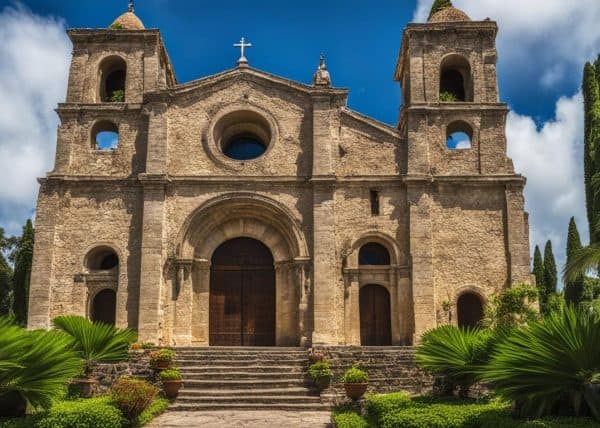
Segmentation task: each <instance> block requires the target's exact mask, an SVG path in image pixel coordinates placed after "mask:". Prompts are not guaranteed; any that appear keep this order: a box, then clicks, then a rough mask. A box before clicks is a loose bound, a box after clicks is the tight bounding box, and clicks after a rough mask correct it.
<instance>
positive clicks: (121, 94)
mask: <svg viewBox="0 0 600 428" xmlns="http://www.w3.org/2000/svg"><path fill="white" fill-rule="evenodd" d="M108 101H109V102H111V103H122V102H124V101H125V91H124V90H123V89H117V90H116V91H112V92H111V94H110V96H109V97H108Z"/></svg>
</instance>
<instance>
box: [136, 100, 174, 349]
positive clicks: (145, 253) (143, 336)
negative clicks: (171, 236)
mask: <svg viewBox="0 0 600 428" xmlns="http://www.w3.org/2000/svg"><path fill="white" fill-rule="evenodd" d="M166 110H167V108H166V104H163V103H155V104H151V105H149V106H148V107H147V108H146V110H144V113H145V114H147V115H148V116H149V124H148V151H147V158H146V173H145V174H140V175H139V177H138V178H139V180H140V182H141V183H142V185H143V187H144V211H143V222H142V245H141V274H140V302H139V308H140V309H139V325H138V333H139V337H140V340H141V341H145V342H153V343H156V344H158V343H159V340H160V339H161V337H162V332H161V331H160V330H161V325H162V324H163V316H164V313H163V310H162V308H161V294H162V286H163V265H164V262H165V254H164V253H165V248H164V242H165V239H164V233H165V231H164V215H165V188H166V185H167V184H168V177H167V158H168V153H167V151H168V146H167V117H166Z"/></svg>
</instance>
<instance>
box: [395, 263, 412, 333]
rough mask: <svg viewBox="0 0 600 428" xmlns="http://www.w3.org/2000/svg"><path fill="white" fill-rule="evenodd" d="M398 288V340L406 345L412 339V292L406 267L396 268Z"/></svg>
mask: <svg viewBox="0 0 600 428" xmlns="http://www.w3.org/2000/svg"><path fill="white" fill-rule="evenodd" d="M396 269H397V270H396V276H397V284H398V288H397V290H396V292H397V298H398V326H399V327H400V342H401V343H402V344H403V345H407V344H409V343H411V341H412V319H413V311H412V306H413V302H412V293H411V289H410V277H409V273H408V271H407V270H406V269H400V268H396Z"/></svg>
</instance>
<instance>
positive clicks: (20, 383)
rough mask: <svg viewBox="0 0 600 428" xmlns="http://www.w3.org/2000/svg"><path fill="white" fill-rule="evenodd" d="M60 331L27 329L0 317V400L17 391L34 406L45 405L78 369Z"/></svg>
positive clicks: (69, 343) (79, 364)
mask: <svg viewBox="0 0 600 428" xmlns="http://www.w3.org/2000/svg"><path fill="white" fill-rule="evenodd" d="M71 347H72V339H71V338H70V337H69V336H67V335H66V334H64V333H59V332H47V331H34V332H28V331H26V330H24V329H22V328H20V327H18V326H16V325H14V324H13V323H12V322H11V320H9V319H7V318H0V400H1V399H2V396H3V395H8V394H11V393H18V394H19V395H20V396H21V398H22V399H23V400H25V402H27V403H28V404H30V405H32V406H34V407H38V406H41V407H49V406H50V405H51V404H52V402H53V401H54V400H56V399H57V398H59V397H61V396H62V395H63V394H64V392H65V390H66V385H67V382H68V381H69V380H70V379H72V378H73V377H74V376H76V375H77V374H78V373H79V372H80V371H81V369H82V366H83V364H82V361H81V358H79V356H78V355H77V354H76V353H75V352H73V351H72V349H71Z"/></svg>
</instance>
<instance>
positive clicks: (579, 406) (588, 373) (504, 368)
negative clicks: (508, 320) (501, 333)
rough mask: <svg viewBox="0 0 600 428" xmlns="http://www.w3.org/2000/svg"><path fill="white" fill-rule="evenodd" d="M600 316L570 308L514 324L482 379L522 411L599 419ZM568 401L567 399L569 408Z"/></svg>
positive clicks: (531, 413) (527, 413)
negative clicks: (529, 322) (586, 414)
mask: <svg viewBox="0 0 600 428" xmlns="http://www.w3.org/2000/svg"><path fill="white" fill-rule="evenodd" d="M599 349H600V318H599V317H597V316H594V315H589V314H587V313H584V312H582V311H578V310H576V309H574V308H572V307H567V308H565V309H564V310H562V311H559V312H554V313H551V314H549V315H548V316H547V317H545V318H543V319H540V320H538V321H535V322H533V323H531V324H529V325H527V326H525V327H523V328H520V329H515V330H513V331H512V332H511V334H510V335H509V336H508V337H507V338H505V340H503V341H502V342H501V343H499V344H498V345H497V347H496V351H495V352H494V355H493V357H492V359H491V361H490V363H489V364H488V367H487V368H486V370H485V373H484V375H483V379H484V380H486V381H489V382H492V383H493V386H494V389H495V390H496V392H498V393H499V394H500V395H501V396H502V397H504V398H506V399H509V400H514V402H515V403H518V404H521V405H522V408H521V413H522V415H523V416H541V415H544V414H554V413H565V411H569V412H571V413H574V414H576V415H580V414H584V413H592V415H593V416H594V417H595V418H596V419H599V420H600V402H599V401H600V393H599V392H598V387H599V385H598V384H599V383H600V353H599V352H598V350H599ZM564 403H567V406H566V408H565V405H564Z"/></svg>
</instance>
